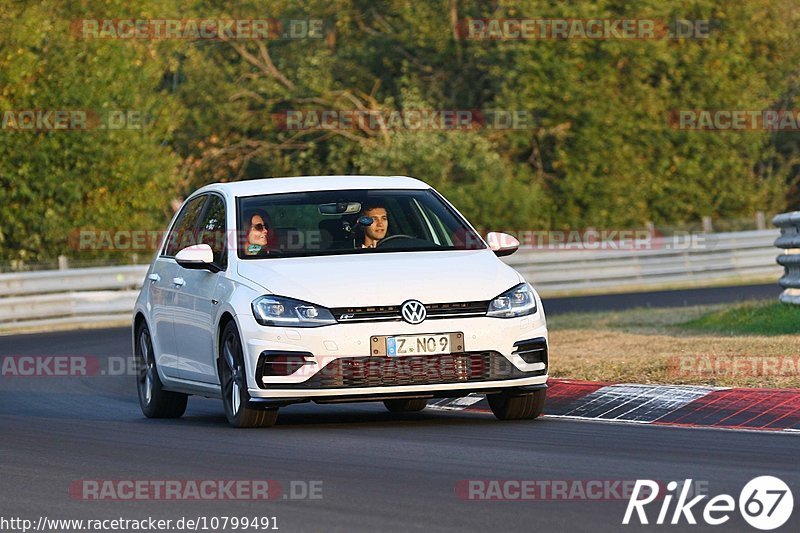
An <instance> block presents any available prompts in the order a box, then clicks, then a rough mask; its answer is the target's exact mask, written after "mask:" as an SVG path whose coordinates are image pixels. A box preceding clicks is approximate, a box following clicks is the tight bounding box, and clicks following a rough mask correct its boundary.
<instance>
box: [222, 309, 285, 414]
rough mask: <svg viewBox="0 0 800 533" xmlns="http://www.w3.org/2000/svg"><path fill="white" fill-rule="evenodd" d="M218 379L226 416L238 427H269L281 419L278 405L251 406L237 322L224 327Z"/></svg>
mask: <svg viewBox="0 0 800 533" xmlns="http://www.w3.org/2000/svg"><path fill="white" fill-rule="evenodd" d="M219 352H220V357H219V381H220V388H221V391H222V405H223V406H224V407H225V417H226V418H227V419H228V423H229V424H230V425H231V426H233V427H235V428H255V427H269V426H273V425H275V421H276V420H277V419H278V409H277V408H276V407H275V408H262V409H253V408H252V407H250V406H249V402H250V394H249V393H248V392H247V378H246V376H245V367H244V357H243V355H242V341H241V338H240V337H239V330H238V329H237V328H236V324H235V323H234V322H229V323H228V324H227V325H226V326H225V329H223V330H222V338H221V339H220V350H219Z"/></svg>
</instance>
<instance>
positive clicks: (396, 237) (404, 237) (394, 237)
mask: <svg viewBox="0 0 800 533" xmlns="http://www.w3.org/2000/svg"><path fill="white" fill-rule="evenodd" d="M394 239H416V237H412V236H411V235H406V234H404V233H398V234H397V235H390V236H389V237H386V238H385V239H381V240H380V241H378V244H376V245H375V248H380V247H381V246H383V243H385V242H389V241H392V240H394Z"/></svg>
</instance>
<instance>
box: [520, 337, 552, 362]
mask: <svg viewBox="0 0 800 533" xmlns="http://www.w3.org/2000/svg"><path fill="white" fill-rule="evenodd" d="M512 353H515V354H517V355H519V356H520V357H522V360H523V361H525V362H526V363H528V364H533V363H544V364H545V365H547V341H546V340H545V338H544V337H537V338H535V339H529V340H525V341H519V342H515V343H514V351H513V352H512Z"/></svg>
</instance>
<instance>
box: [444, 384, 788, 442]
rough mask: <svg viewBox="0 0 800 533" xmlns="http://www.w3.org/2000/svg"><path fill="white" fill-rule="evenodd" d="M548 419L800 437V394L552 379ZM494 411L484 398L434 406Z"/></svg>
mask: <svg viewBox="0 0 800 533" xmlns="http://www.w3.org/2000/svg"><path fill="white" fill-rule="evenodd" d="M548 385H549V389H548V391H547V403H546V404H545V409H544V412H545V416H547V417H557V418H574V419H581V420H605V421H616V422H629V423H640V424H657V425H667V426H685V427H714V428H726V429H747V430H763V431H783V432H800V389H740V388H718V387H700V386H693V385H637V384H627V383H622V384H610V383H596V382H591V381H573V380H563V379H551V380H549V382H548ZM429 408H431V409H438V410H448V411H461V410H469V411H489V405H488V403H487V402H486V399H485V397H484V396H483V395H482V394H470V395H469V396H466V397H464V398H456V399H444V400H437V401H433V402H429Z"/></svg>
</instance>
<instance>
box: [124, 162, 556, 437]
mask: <svg viewBox="0 0 800 533" xmlns="http://www.w3.org/2000/svg"><path fill="white" fill-rule="evenodd" d="M518 247H519V242H518V241H517V240H516V239H514V238H513V237H512V236H510V235H506V234H502V233H489V234H488V236H487V238H486V240H485V241H484V239H483V238H481V236H480V235H479V234H478V233H477V232H476V231H475V229H474V228H473V227H472V226H471V225H470V224H469V223H468V222H467V221H466V220H465V219H464V217H462V216H461V214H460V213H459V212H458V211H457V210H456V209H455V208H454V207H453V206H452V205H451V204H450V203H449V202H448V201H447V200H445V199H444V198H443V197H442V196H441V195H440V194H439V193H437V192H436V191H435V190H434V189H432V188H431V187H430V186H429V185H427V184H425V183H423V182H422V181H419V180H416V179H412V178H407V177H378V176H320V177H300V178H271V179H262V180H253V181H245V182H237V183H223V184H212V185H208V186H206V187H203V188H202V189H200V190H198V191H196V192H195V193H194V194H192V195H191V196H190V197H189V198H187V199H186V201H185V202H184V204H183V206H182V207H181V209H180V210H179V211H178V213H177V214H176V216H175V217H174V219H173V220H172V223H171V224H170V227H169V230H168V231H167V233H166V234H165V237H164V239H163V243H162V245H161V247H160V249H159V251H158V252H157V253H156V256H155V259H154V260H153V263H152V265H151V266H150V269H149V270H148V271H147V277H146V278H145V282H144V286H143V287H142V290H141V293H140V294H139V298H138V299H137V301H136V306H135V310H134V320H133V345H134V356H135V358H136V361H137V363H138V368H139V371H138V373H137V374H138V375H137V377H138V392H139V401H140V404H141V408H142V411H143V412H144V414H145V415H146V416H148V417H154V418H164V417H179V416H181V415H182V414H183V413H184V411H185V410H186V402H187V398H188V396H189V395H200V396H206V397H217V398H219V397H221V398H222V403H223V406H224V409H225V415H226V416H227V419H228V421H229V422H230V424H231V425H232V426H235V427H253V426H269V425H272V424H274V423H275V421H276V419H277V416H278V408H279V407H282V406H286V405H290V404H293V403H298V402H308V401H314V402H317V403H334V402H363V401H383V403H384V404H385V405H386V407H387V408H388V409H389V410H390V411H392V412H411V411H420V410H422V409H424V408H425V406H426V405H427V402H428V400H429V399H431V398H455V397H461V396H465V395H467V394H469V393H473V392H475V393H485V394H486V395H487V398H488V401H489V405H490V407H491V409H492V411H493V412H494V414H495V415H496V416H497V417H498V418H500V419H532V418H536V417H537V416H539V415H540V414H541V412H542V409H543V406H544V401H545V395H546V388H547V384H546V383H547V364H548V361H547V357H548V342H547V326H546V323H545V317H544V311H543V309H542V303H541V300H540V299H539V296H538V294H537V293H536V291H535V290H534V289H533V287H531V286H530V285H529V284H528V283H526V282H525V280H524V279H523V278H522V276H521V275H520V274H519V273H517V272H516V271H515V270H514V269H512V268H511V267H509V266H508V265H506V264H505V263H503V262H502V261H500V260H499V259H498V256H504V255H508V254H511V253H513V252H514V251H515V250H516V249H517V248H518Z"/></svg>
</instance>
